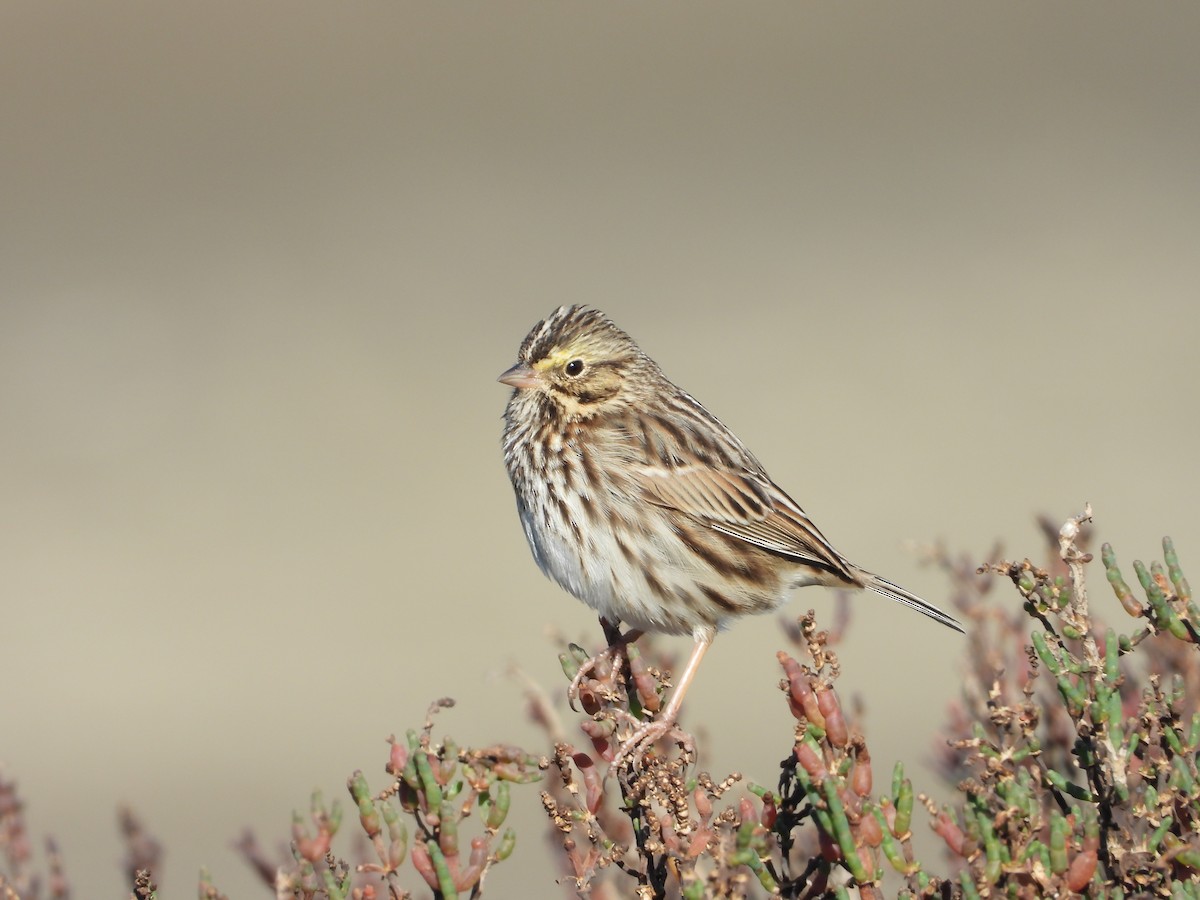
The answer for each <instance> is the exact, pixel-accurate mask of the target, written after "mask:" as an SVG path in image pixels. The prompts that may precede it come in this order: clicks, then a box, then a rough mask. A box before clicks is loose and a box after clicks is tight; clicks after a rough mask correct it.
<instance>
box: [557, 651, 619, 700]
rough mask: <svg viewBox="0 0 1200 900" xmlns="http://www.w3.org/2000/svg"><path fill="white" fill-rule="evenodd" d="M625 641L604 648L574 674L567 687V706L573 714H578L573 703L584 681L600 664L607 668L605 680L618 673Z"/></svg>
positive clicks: (577, 697) (577, 698)
mask: <svg viewBox="0 0 1200 900" xmlns="http://www.w3.org/2000/svg"><path fill="white" fill-rule="evenodd" d="M625 643H626V642H625V641H620V642H618V643H616V644H612V645H610V646H608V647H605V648H604V649H603V650H601V651H600V652H599V653H597V654H596V655H595V656H593V657H591V658H590V659H587V660H585V661H584V662H583V664H582V665H580V667H579V671H578V672H576V673H575V677H574V678H572V679H571V684H570V685H569V686H568V687H567V705H568V706H570V707H571V710H572V711H573V712H579V709H578V707H576V706H575V701H577V700H579V691H580V688H582V687H583V683H584V681H586V680H587V678H588V676H589V675H591V674H592V672H594V671H595V670H596V669H597V667H599V666H600V665H601V664H602V663H603V664H606V665H607V667H608V668H609V674H608V676H606V678H611V677H612V675H613V673H616V672H619V671H620V670H621V666H622V664H623V663H624V657H625Z"/></svg>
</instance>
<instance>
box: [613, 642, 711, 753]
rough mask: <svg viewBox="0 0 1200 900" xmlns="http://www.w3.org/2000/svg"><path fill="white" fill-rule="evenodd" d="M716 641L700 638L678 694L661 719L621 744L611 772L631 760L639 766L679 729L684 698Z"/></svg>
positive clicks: (682, 678) (636, 732)
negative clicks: (652, 748) (643, 757)
mask: <svg viewBox="0 0 1200 900" xmlns="http://www.w3.org/2000/svg"><path fill="white" fill-rule="evenodd" d="M713 637H714V635H713V634H712V633H707V632H705V633H697V634H696V644H695V646H693V647H692V655H691V656H689V657H688V661H687V665H686V666H684V667H683V674H682V675H680V676H679V681H678V682H677V683H676V685H675V690H674V691H672V692H671V699H670V700H668V701H667V705H666V706H665V707H664V708H663V711H662V712H660V713H659V714H658V716H656V717H655V718H654V719H651V720H650V721H649V722H646V723H645V724H644V725H642V726H641V727H640V728H639V729H638V730H637V731H635V732H634V733H633V734H631V735H630V736H629V737H628V738H626V739H625V740H624V741H622V742H621V747H620V749H619V750H618V751H617V755H616V756H614V757H613V761H612V765H611V766H609V771H610V772H612V771H614V770H616V769H619V768H620V767H621V765H622V764H623V763H624V762H625V761H626V760H627V759H628V760H632V761H633V762H637V761H638V760H639V759H641V757H642V754H644V753H645V752H646V751H647V750H648V749H649V748H650V747H651V746H653V744H654V742H655V741H657V740H659V739H660V738H662V737H665V736H666V735H668V734H670V733H671V731H672V730H673V729H674V728H675V722H676V720H677V719H678V718H679V710H680V708H681V707H682V706H683V695H684V694H686V693H687V689H688V686H689V685H690V684H691V683H692V679H693V678H695V677H696V670H697V669H699V668H700V660H702V659H703V658H704V654H705V653H707V652H708V648H709V647H711V646H712V642H713Z"/></svg>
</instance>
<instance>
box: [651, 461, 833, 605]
mask: <svg viewBox="0 0 1200 900" xmlns="http://www.w3.org/2000/svg"><path fill="white" fill-rule="evenodd" d="M637 480H638V482H639V483H640V485H641V486H642V489H643V490H644V492H645V495H646V498H647V499H648V500H649V501H650V502H651V503H654V504H656V505H658V506H664V507H667V508H669V509H673V510H676V511H677V512H681V513H683V514H685V515H688V516H691V517H692V518H693V519H697V520H699V521H700V522H703V523H704V524H705V525H708V526H709V527H710V528H713V529H715V530H717V531H720V532H722V533H724V534H727V535H730V536H731V537H735V538H737V539H739V540H742V541H745V542H747V543H749V544H754V545H756V546H758V547H762V548H763V549H764V550H770V551H771V552H772V553H779V554H782V555H784V556H788V557H791V558H793V559H795V560H797V561H798V562H802V563H805V564H807V565H813V566H818V567H819V568H822V569H827V570H830V571H833V572H836V573H838V574H839V575H842V576H843V577H845V578H846V579H847V580H848V581H853V580H854V577H853V576H852V575H851V573H850V566H849V564H848V563H847V562H846V560H845V559H843V558H842V556H841V554H839V553H838V552H837V551H836V550H834V549H833V547H832V546H830V544H829V542H828V541H827V540H826V539H825V536H824V535H822V534H821V532H819V531H818V530H817V528H816V526H815V525H813V523H812V521H811V520H810V519H809V518H808V516H807V515H806V514H805V512H804V510H802V509H801V508H800V507H799V505H798V504H797V503H796V502H795V501H794V500H792V498H791V497H789V496H788V495H787V494H785V493H784V492H783V491H782V490H780V488H779V487H778V486H777V485H776V484H774V483H773V482H771V481H770V480H769V479H766V478H764V477H760V476H758V475H756V474H754V473H751V472H749V471H741V472H739V471H734V470H732V469H728V468H723V467H721V466H714V465H710V464H707V463H704V462H700V461H697V460H689V461H688V462H685V463H683V464H681V465H678V466H653V465H652V466H644V467H639V469H638V470H637Z"/></svg>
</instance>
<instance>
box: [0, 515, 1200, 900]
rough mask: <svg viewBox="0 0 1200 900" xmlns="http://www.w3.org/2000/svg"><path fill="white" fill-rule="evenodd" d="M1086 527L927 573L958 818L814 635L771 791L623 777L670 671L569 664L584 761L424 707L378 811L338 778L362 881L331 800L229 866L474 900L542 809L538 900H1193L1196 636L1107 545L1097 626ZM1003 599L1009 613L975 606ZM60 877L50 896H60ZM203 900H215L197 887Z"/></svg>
mask: <svg viewBox="0 0 1200 900" xmlns="http://www.w3.org/2000/svg"><path fill="white" fill-rule="evenodd" d="M1089 517H1090V511H1089V512H1088V513H1085V515H1083V516H1079V517H1076V518H1073V519H1070V520H1068V521H1067V522H1066V524H1064V525H1063V526H1062V527H1061V528H1058V529H1055V528H1047V529H1046V531H1047V536H1048V537H1049V538H1050V539H1051V544H1052V547H1053V552H1052V555H1051V558H1050V560H1049V562H1048V563H1046V565H1045V567H1041V566H1038V565H1036V564H1034V563H1033V562H1031V561H1030V560H1029V559H1025V560H1022V561H1020V562H1013V561H997V562H991V563H988V564H986V565H984V566H976V565H975V564H973V563H968V562H967V561H965V560H963V559H953V558H951V557H950V556H949V555H948V554H947V553H945V552H944V551H941V550H937V551H934V552H933V553H932V554H931V558H932V559H933V560H934V561H935V562H936V563H937V564H938V565H939V566H940V567H941V568H942V569H943V570H944V571H945V573H946V574H947V576H948V578H949V581H950V598H951V600H952V602H953V605H954V606H956V607H957V609H958V612H959V614H960V615H961V617H962V618H963V619H964V621H965V622H966V623H967V625H968V638H967V641H968V644H967V647H966V653H965V655H964V660H965V661H964V667H965V671H964V678H963V690H962V696H961V699H960V700H959V701H957V702H956V703H955V704H954V705H953V706H952V707H951V709H950V710H949V711H948V713H949V714H948V718H947V725H946V728H945V736H946V738H947V740H946V743H945V749H944V751H943V752H942V755H941V757H940V759H939V766H940V768H941V770H942V775H943V776H944V779H945V782H946V785H951V786H953V791H954V793H955V800H954V802H951V803H946V804H940V805H939V804H938V803H936V802H935V801H934V800H933V799H931V798H930V797H928V796H926V795H924V794H921V793H919V792H917V791H916V790H915V789H914V786H913V783H912V781H911V779H910V778H909V777H908V775H907V774H906V772H905V769H904V767H903V766H902V765H900V764H897V765H896V767H895V769H894V770H893V772H892V773H891V777H890V779H886V781H885V783H883V784H877V779H876V778H875V777H874V773H873V771H872V766H871V755H870V751H869V747H868V740H867V737H866V736H864V735H863V734H862V733H861V732H860V731H859V730H858V729H857V728H856V727H855V724H854V722H853V721H852V717H851V716H850V715H849V714H847V713H846V712H845V711H844V710H843V708H842V705H841V702H840V700H839V698H838V694H837V691H836V688H835V683H836V681H837V678H838V675H839V668H840V667H839V662H838V658H837V654H836V651H835V647H836V645H837V643H838V641H839V640H841V638H842V636H843V632H844V630H845V621H840V622H839V625H838V627H837V628H836V629H835V630H834V631H833V632H828V631H821V630H819V629H818V628H817V626H816V623H815V620H814V617H813V614H812V613H811V612H810V613H809V614H808V615H807V616H804V617H803V618H801V619H800V620H799V621H798V622H797V623H796V624H795V625H793V626H792V627H791V628H790V630H789V637H790V638H791V640H792V643H793V644H794V645H795V650H794V651H793V653H784V652H780V653H779V654H778V660H779V663H780V666H781V668H782V672H783V680H782V681H781V683H780V686H781V687H782V689H783V691H784V697H783V703H781V704H780V709H781V712H782V711H783V710H785V709H786V711H787V712H786V714H788V715H790V716H791V717H792V719H793V720H794V722H795V738H794V741H793V744H792V746H791V748H790V750H789V752H788V753H787V758H786V760H785V761H784V763H783V764H782V766H781V770H780V774H779V779H778V783H777V784H776V785H774V786H771V787H768V786H763V785H758V784H753V783H750V784H743V783H742V781H743V780H742V776H741V775H740V774H737V773H734V774H731V775H729V776H727V777H724V778H721V779H719V780H718V779H716V778H714V777H712V776H711V775H709V774H708V773H706V772H697V771H696V770H695V742H694V739H693V737H692V736H691V735H690V734H688V733H686V732H683V731H679V730H676V731H675V732H673V733H671V734H670V735H668V736H666V737H665V738H663V739H662V740H660V741H659V742H658V743H657V744H656V745H655V746H653V747H648V748H643V749H644V752H641V753H634V754H628V758H627V759H623V760H622V762H621V763H620V764H619V765H613V764H612V760H613V759H614V757H615V756H616V754H617V751H618V749H619V748H620V746H621V739H622V738H623V737H624V736H625V735H627V734H629V733H630V732H631V731H632V730H633V729H634V728H635V727H636V725H637V723H638V722H639V721H642V719H643V717H644V716H650V715H653V714H654V712H655V711H657V710H659V709H660V708H661V706H662V700H663V697H664V694H665V693H666V691H667V690H668V689H669V684H668V681H667V677H666V674H665V673H666V672H667V670H668V669H669V668H670V667H671V661H670V660H669V659H666V658H663V657H662V656H661V655H659V654H658V653H657V652H656V651H655V649H654V645H653V642H652V641H649V640H648V639H645V638H643V639H642V640H641V641H639V642H638V644H637V645H631V646H629V647H621V648H620V650H619V652H611V653H609V654H606V655H602V656H599V657H597V658H595V659H594V660H592V661H589V660H588V659H587V653H586V652H585V651H583V650H582V649H581V648H580V647H578V646H577V645H571V646H570V647H569V649H568V650H567V652H565V653H564V654H563V655H562V657H561V659H562V662H563V669H564V672H565V673H566V675H567V677H568V678H572V679H574V680H575V685H576V687H577V693H578V699H579V701H580V704H581V706H582V707H583V712H582V713H581V714H580V719H579V722H578V726H579V731H578V734H579V738H578V742H579V744H578V746H577V745H576V744H575V743H572V742H571V741H569V740H567V739H563V738H562V737H561V732H562V730H563V729H562V728H561V726H559V725H558V717H559V714H560V713H559V708H558V706H557V704H555V703H553V702H551V701H550V699H549V698H548V696H547V695H546V694H545V693H543V692H542V691H541V690H540V689H537V688H533V687H531V688H530V691H529V699H530V700H531V701H532V702H531V708H532V709H533V717H534V719H535V721H537V722H539V723H541V724H542V725H543V726H544V727H545V728H546V731H547V733H548V734H559V735H560V737H559V738H558V739H557V740H556V741H554V746H553V750H552V751H550V752H547V753H546V754H545V755H544V756H535V755H533V754H530V753H528V752H526V751H524V750H521V749H518V748H514V747H507V746H500V745H497V746H493V747H488V748H484V749H469V748H460V747H459V746H458V745H457V744H456V743H455V742H454V741H453V740H452V739H451V738H449V737H442V738H441V740H440V741H437V740H435V739H434V735H433V732H434V714H435V713H436V712H438V711H439V710H440V709H442V708H444V707H446V706H449V705H451V702H450V701H438V702H437V703H435V704H434V705H433V706H432V707H431V708H430V714H429V716H428V717H427V719H426V721H425V723H424V725H423V727H422V728H421V730H419V731H410V732H408V734H407V735H406V737H405V739H404V740H395V739H393V740H392V741H391V749H390V752H389V755H388V759H387V762H386V765H385V766H384V767H383V768H384V771H385V773H386V776H387V780H386V781H385V783H384V786H383V787H382V789H379V790H372V788H371V787H370V786H369V783H368V779H367V777H366V776H364V775H363V773H362V772H355V773H354V774H353V775H352V776H351V777H350V779H349V781H348V785H347V786H348V790H349V794H350V798H351V800H352V802H353V804H354V808H355V810H356V811H357V813H358V826H357V828H358V830H361V833H362V835H363V836H364V837H365V841H363V840H360V841H359V842H358V843H359V846H360V849H359V850H358V851H357V853H356V855H355V859H354V861H353V862H351V861H349V860H348V859H346V858H344V857H343V856H341V855H339V854H340V853H341V852H342V851H336V852H335V850H334V844H335V838H336V837H337V835H338V832H339V830H340V827H341V824H342V816H341V811H340V805H339V804H337V803H332V804H326V803H325V802H324V800H323V799H322V798H321V796H320V794H317V795H314V797H313V800H312V804H311V807H310V811H309V813H308V814H307V815H306V816H299V815H297V816H296V817H295V819H294V821H293V825H292V840H291V855H290V858H286V859H271V858H269V856H268V855H267V854H264V853H263V852H262V851H261V850H260V849H259V846H258V844H257V842H255V841H254V840H253V838H251V837H246V838H245V839H243V841H242V842H241V844H240V846H241V850H242V852H243V855H244V856H245V857H246V859H247V860H248V861H249V862H250V863H251V864H252V865H253V866H254V867H255V869H256V870H257V871H259V872H260V873H261V874H262V876H263V880H264V882H266V883H267V885H268V886H269V887H270V889H271V890H272V891H274V892H275V893H276V895H277V896H292V897H300V898H318V897H329V898H343V897H363V898H367V897H382V896H388V897H392V898H405V897H410V896H413V894H411V893H409V891H413V890H417V891H418V895H419V896H430V895H432V896H433V897H435V898H456V897H481V896H483V894H484V885H485V880H486V877H487V875H488V874H489V872H490V871H491V869H492V868H493V867H495V866H497V865H500V864H502V863H504V862H505V861H506V860H507V859H508V858H509V857H510V856H511V855H512V854H513V851H514V848H515V846H516V835H515V833H514V832H513V830H512V829H511V828H509V827H506V826H505V822H506V818H507V815H508V813H509V810H510V808H511V804H513V803H520V802H529V801H530V800H531V799H532V791H530V790H528V789H526V788H525V786H526V785H529V784H533V783H537V784H538V788H537V790H538V792H539V794H540V800H541V805H542V807H543V809H544V810H545V811H546V814H547V816H548V820H549V827H550V829H551V831H552V833H555V834H557V836H558V838H557V840H558V844H559V846H560V848H561V859H562V871H561V872H560V873H557V876H556V874H554V873H546V875H545V878H544V881H542V882H541V883H540V884H538V885H537V888H536V894H537V895H538V896H545V895H547V894H548V893H550V892H551V891H552V887H551V885H552V883H553V882H554V880H555V878H556V877H557V879H558V883H559V884H560V885H561V886H562V888H563V890H564V891H565V893H566V895H568V896H570V895H577V896H587V897H608V896H635V895H636V896H639V897H646V898H650V897H676V896H678V897H683V898H702V897H754V896H764V895H766V896H782V897H806V898H807V897H818V896H834V897H849V896H852V892H853V891H857V895H858V896H860V897H863V898H876V897H883V896H885V894H890V895H892V896H896V895H898V896H901V897H908V898H917V897H922V898H924V897H928V898H932V897H964V898H971V897H997V896H1007V897H1047V896H1068V895H1084V896H1088V897H1096V898H1120V897H1135V896H1137V897H1144V896H1161V897H1200V772H1198V771H1197V763H1196V760H1197V755H1198V753H1200V702H1198V697H1200V655H1198V654H1197V650H1198V649H1200V647H1198V645H1200V611H1198V610H1197V607H1196V605H1195V603H1194V602H1193V599H1192V594H1191V589H1190V587H1189V586H1188V582H1187V580H1186V578H1185V577H1184V574H1183V571H1182V568H1181V566H1180V564H1179V560H1178V557H1177V554H1176V552H1175V548H1174V546H1173V545H1172V543H1171V541H1170V539H1164V540H1163V560H1162V562H1161V563H1160V562H1152V563H1151V564H1150V565H1149V566H1146V565H1143V564H1142V563H1141V562H1134V563H1133V564H1132V570H1133V572H1134V575H1135V576H1136V583H1137V585H1138V588H1139V589H1140V590H1137V591H1135V589H1133V588H1131V587H1130V586H1129V583H1128V582H1127V581H1126V580H1125V576H1124V574H1123V572H1122V570H1121V567H1120V566H1119V564H1118V562H1117V557H1116V554H1115V553H1114V552H1113V550H1112V548H1111V547H1109V546H1108V545H1107V544H1106V545H1104V546H1103V548H1102V549H1101V561H1102V564H1103V567H1104V571H1105V575H1106V577H1107V580H1108V583H1109V585H1110V586H1111V589H1112V592H1113V595H1114V596H1115V598H1116V600H1117V603H1116V604H1111V602H1110V604H1108V608H1110V609H1112V610H1113V611H1114V612H1116V614H1117V615H1118V616H1124V617H1125V618H1124V621H1125V622H1127V623H1132V625H1133V627H1132V628H1128V629H1122V628H1119V627H1116V626H1115V625H1111V624H1107V623H1106V622H1105V620H1104V618H1103V617H1101V616H1100V615H1097V614H1096V613H1095V612H1093V610H1092V607H1091V604H1090V600H1089V595H1088V583H1087V580H1086V578H1085V570H1086V566H1087V564H1088V563H1090V562H1091V561H1092V557H1091V554H1090V553H1089V552H1088V550H1087V542H1088V529H1087V523H1088V521H1089ZM996 576H1000V578H1002V579H1007V580H1008V581H1011V583H1012V584H1013V586H1014V588H1015V590H1016V592H1017V595H1018V596H1019V597H1020V601H1021V602H1020V603H1015V602H1014V603H1005V602H1004V601H1003V599H1001V600H999V601H996V600H989V599H986V597H985V595H987V594H989V593H992V591H993V588H994V586H995V584H996V583H997V578H996ZM615 637H616V635H615V634H613V633H609V634H607V635H606V638H607V640H608V641H609V643H610V644H612V643H613V641H614V638H615ZM581 673H582V674H581ZM783 749H784V748H781V750H783ZM943 790H946V787H945V786H943ZM920 807H924V812H921V811H920V809H919V808H920ZM122 821H123V826H122V827H123V830H124V831H125V832H126V838H127V842H128V845H129V848H130V850H129V864H128V865H129V871H130V888H131V891H133V893H134V895H135V896H136V897H139V898H141V897H152V896H154V895H155V894H154V890H155V889H154V885H153V883H152V881H151V879H150V876H149V873H148V871H147V870H151V869H153V868H154V867H155V866H156V865H157V859H158V853H159V851H158V847H157V845H156V844H155V843H154V842H153V841H152V840H151V839H150V838H149V837H148V836H147V835H146V834H145V832H144V830H143V829H142V828H141V826H140V824H139V823H137V821H136V820H135V819H133V817H132V815H130V814H128V813H126V814H125V815H124V818H123V819H122ZM918 822H920V823H922V824H920V825H915V823H918ZM914 827H928V828H930V829H931V830H932V832H933V833H934V834H935V835H936V836H937V837H938V838H939V839H940V842H941V844H942V845H943V846H944V853H943V854H941V857H940V858H939V859H936V860H930V859H925V860H918V859H917V858H916V855H915V853H914V849H913V840H912V839H913V831H912V829H913V828H914ZM28 845H29V841H28V837H27V836H26V835H25V832H24V821H23V817H22V806H21V802H20V799H19V798H18V797H17V795H16V791H15V786H14V785H13V783H12V782H11V781H8V780H7V779H6V778H3V777H0V850H3V851H4V853H5V861H6V866H5V868H4V869H3V870H2V871H0V887H2V888H3V889H4V891H5V892H6V893H5V896H9V897H27V898H32V897H37V896H40V895H41V893H42V890H41V881H40V880H39V879H38V878H36V877H34V876H33V875H32V873H31V870H30V866H29V861H28ZM50 859H51V866H52V871H51V873H50V877H49V878H48V879H46V881H47V887H48V888H49V890H48V891H47V893H49V895H50V896H65V895H66V892H67V891H66V885H67V882H66V876H65V875H64V873H63V867H62V866H61V864H60V862H59V860H58V855H57V852H56V851H54V852H52V853H51V855H50ZM139 870H140V871H139ZM200 896H201V897H204V898H219V897H221V896H222V895H221V894H220V892H219V891H218V890H217V888H216V887H215V886H214V885H213V884H212V882H211V879H210V878H209V876H208V875H207V874H203V875H202V877H201V882H200Z"/></svg>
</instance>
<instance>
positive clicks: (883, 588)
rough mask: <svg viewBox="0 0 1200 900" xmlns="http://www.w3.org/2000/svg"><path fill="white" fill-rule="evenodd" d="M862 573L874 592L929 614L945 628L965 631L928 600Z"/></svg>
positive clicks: (956, 621)
mask: <svg viewBox="0 0 1200 900" xmlns="http://www.w3.org/2000/svg"><path fill="white" fill-rule="evenodd" d="M862 574H863V575H865V576H866V587H868V588H870V589H871V590H873V591H875V592H876V593H878V594H883V596H885V597H890V598H891V599H892V600H896V601H898V602H900V603H903V604H904V605H905V606H907V607H909V608H911V609H915V610H916V611H917V612H920V613H924V614H925V615H927V616H929V618H931V619H934V620H935V621H938V622H941V623H942V624H943V625H945V626H946V627H947V628H953V629H954V630H955V631H958V632H960V633H962V634H966V633H967V632H966V629H964V628H963V627H962V624H961V623H960V622H959V621H958V620H957V619H956V618H954V617H953V616H951V615H948V614H946V613H944V612H942V611H941V610H940V609H938V608H937V607H936V606H934V605H933V604H932V603H930V602H929V601H927V600H922V599H921V598H920V597H918V596H917V595H916V594H910V593H909V592H908V591H906V590H905V589H904V588H902V587H900V585H898V584H892V583H891V582H890V581H885V580H884V579H882V578H880V577H879V576H878V575H873V574H871V573H870V572H863V573H862Z"/></svg>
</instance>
